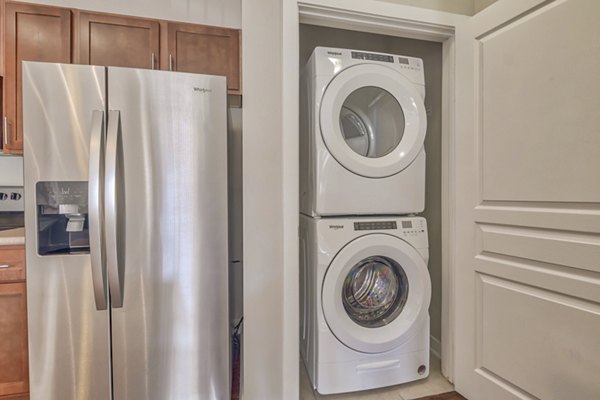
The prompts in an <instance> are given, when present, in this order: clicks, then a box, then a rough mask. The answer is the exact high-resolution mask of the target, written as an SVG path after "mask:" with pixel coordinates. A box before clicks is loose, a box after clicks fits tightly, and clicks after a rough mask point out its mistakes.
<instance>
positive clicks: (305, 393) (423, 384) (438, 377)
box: [300, 356, 454, 400]
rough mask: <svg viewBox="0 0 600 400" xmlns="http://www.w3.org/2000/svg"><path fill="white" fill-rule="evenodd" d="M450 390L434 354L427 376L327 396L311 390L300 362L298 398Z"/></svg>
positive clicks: (381, 397) (411, 395) (389, 398)
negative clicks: (405, 381) (378, 387)
mask: <svg viewBox="0 0 600 400" xmlns="http://www.w3.org/2000/svg"><path fill="white" fill-rule="evenodd" d="M452 390H454V386H453V385H452V384H451V383H450V382H448V381H447V380H446V378H444V377H443V376H442V374H441V371H440V360H439V359H437V358H435V357H434V356H431V360H430V372H429V377H427V378H426V379H422V380H420V381H416V382H412V383H406V384H404V385H398V386H392V387H387V388H382V389H375V390H366V391H363V392H355V393H345V394H335V395H327V396H324V395H320V394H319V393H316V392H314V391H313V389H312V384H311V383H310V379H309V378H308V374H307V373H306V369H305V368H304V364H303V363H302V362H300V400H410V399H416V398H419V397H423V396H429V395H434V394H439V393H444V392H450V391H452Z"/></svg>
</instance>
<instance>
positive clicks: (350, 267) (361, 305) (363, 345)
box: [321, 234, 431, 353]
mask: <svg viewBox="0 0 600 400" xmlns="http://www.w3.org/2000/svg"><path fill="white" fill-rule="evenodd" d="M321 296H322V298H321V302H322V305H323V313H324V315H325V320H326V322H327V325H328V326H329V328H330V329H331V331H332V332H333V334H334V335H335V336H336V337H337V338H338V340H340V341H341V342H342V343H343V344H344V345H346V346H348V347H350V348H352V349H354V350H357V351H361V352H364V353H381V352H385V351H389V350H392V349H394V348H396V347H398V346H399V345H401V344H402V343H404V342H405V341H406V340H408V339H410V338H411V337H412V335H413V333H414V331H415V330H418V329H419V328H420V327H421V324H422V323H423V322H424V321H425V319H426V317H427V313H428V308H429V302H430V299H431V283H430V279H429V272H428V270H427V265H426V264H425V261H424V260H423V258H422V257H421V255H420V254H419V252H418V251H417V250H416V249H415V248H414V247H412V246H411V245H410V244H408V243H406V242H405V241H403V240H401V239H399V238H397V237H395V236H391V235H385V234H370V235H365V236H361V237H359V238H357V239H355V240H353V241H352V242H350V243H349V244H348V245H346V246H345V247H344V248H343V249H342V250H340V252H339V253H338V254H337V255H336V256H335V258H334V259H333V261H332V262H331V264H330V266H329V268H328V269H327V272H326V274H325V278H324V281H323V290H322V293H321Z"/></svg>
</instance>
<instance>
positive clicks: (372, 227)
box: [354, 221, 398, 231]
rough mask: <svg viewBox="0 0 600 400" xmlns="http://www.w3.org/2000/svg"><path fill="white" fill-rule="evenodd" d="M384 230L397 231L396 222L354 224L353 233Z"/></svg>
mask: <svg viewBox="0 0 600 400" xmlns="http://www.w3.org/2000/svg"><path fill="white" fill-rule="evenodd" d="M385 229H398V224H397V223H396V221H365V222H355V223H354V230H355V231H379V230H385Z"/></svg>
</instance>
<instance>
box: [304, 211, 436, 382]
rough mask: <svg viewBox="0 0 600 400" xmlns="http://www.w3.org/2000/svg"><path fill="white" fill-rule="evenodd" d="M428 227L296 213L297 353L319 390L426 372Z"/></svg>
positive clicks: (406, 220) (398, 220)
mask: <svg viewBox="0 0 600 400" xmlns="http://www.w3.org/2000/svg"><path fill="white" fill-rule="evenodd" d="M428 257H429V253H428V241H427V225H426V221H425V219H424V218H420V217H374V218H368V217H357V218H323V219H320V218H311V217H308V216H305V215H301V216H300V263H301V305H302V313H301V332H300V338H301V353H302V357H303V359H304V363H305V365H306V368H307V371H308V375H309V377H310V380H311V382H312V384H313V387H314V388H315V389H316V390H317V391H318V392H319V393H321V394H332V393H344V392H352V391H358V390H365V389H373V388H378V387H384V386H390V385H396V384H400V383H405V382H410V381H413V380H417V379H421V378H425V377H427V376H428V375H429V312H428V308H429V302H430V299H431V282H430V278H429V272H428V270H427V261H428Z"/></svg>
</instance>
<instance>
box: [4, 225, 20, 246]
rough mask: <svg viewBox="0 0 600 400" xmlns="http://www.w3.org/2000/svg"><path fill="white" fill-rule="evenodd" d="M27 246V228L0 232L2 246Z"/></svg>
mask: <svg viewBox="0 0 600 400" xmlns="http://www.w3.org/2000/svg"><path fill="white" fill-rule="evenodd" d="M19 244H25V228H15V229H7V230H5V231H0V246H10V245H19Z"/></svg>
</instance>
